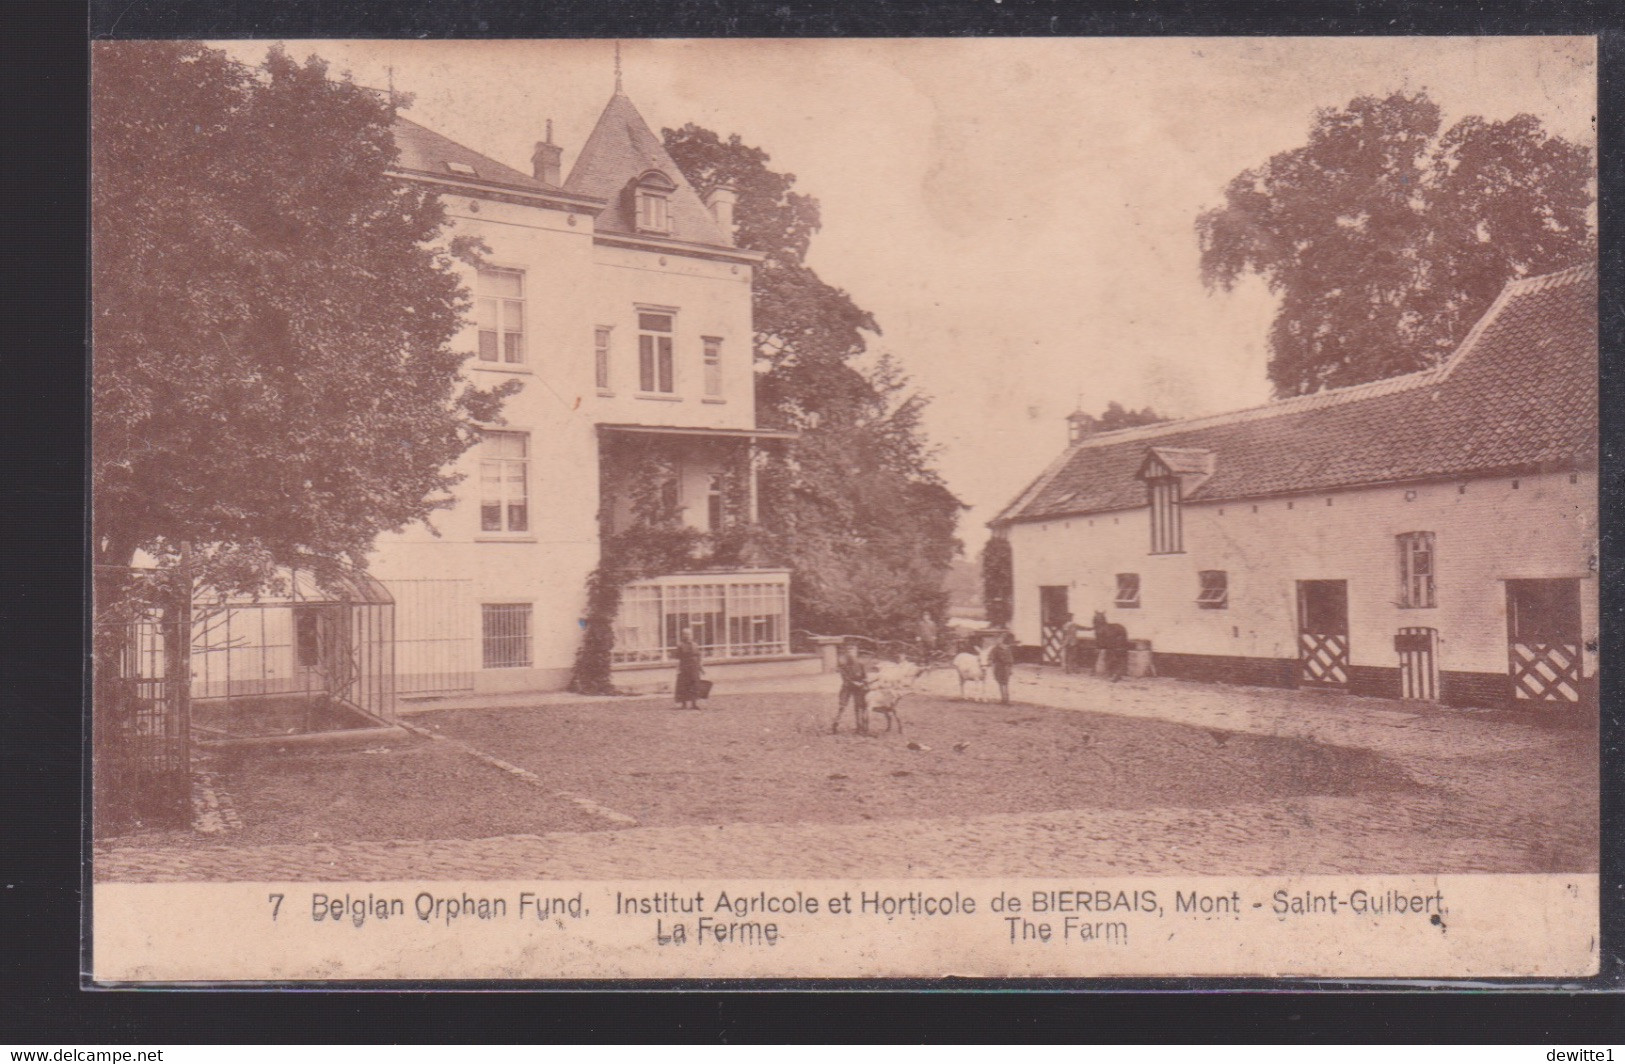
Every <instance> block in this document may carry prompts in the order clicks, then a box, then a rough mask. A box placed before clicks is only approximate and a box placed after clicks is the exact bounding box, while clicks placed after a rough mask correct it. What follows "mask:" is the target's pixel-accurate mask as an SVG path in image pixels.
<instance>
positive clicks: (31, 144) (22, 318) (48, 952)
mask: <svg viewBox="0 0 1625 1064" xmlns="http://www.w3.org/2000/svg"><path fill="white" fill-rule="evenodd" d="M0 18H3V20H4V21H3V23H0V28H3V30H4V32H3V33H0V47H3V48H4V49H5V53H6V61H5V62H4V63H3V64H0V76H3V77H4V79H5V84H4V92H3V93H0V99H3V100H4V106H5V108H6V111H7V114H6V118H7V125H8V130H9V132H10V133H11V134H12V136H11V137H10V138H8V141H9V143H8V145H7V148H8V150H7V152H6V159H5V163H6V166H5V171H4V172H5V174H6V177H7V185H8V191H10V192H11V195H9V196H7V197H6V201H5V202H6V204H7V219H8V222H9V225H8V226H7V227H6V234H7V235H8V236H10V237H13V238H20V240H17V239H13V240H11V241H8V247H7V251H8V254H7V256H6V258H5V263H6V266H5V274H6V278H7V280H8V281H10V282H12V283H11V284H8V285H7V290H6V293H5V296H6V306H7V309H8V313H7V314H6V315H5V316H4V319H3V320H4V321H5V324H6V327H7V330H8V332H9V334H10V335H9V336H8V337H7V341H8V342H7V345H6V348H5V360H4V365H5V367H6V375H5V380H6V383H7V385H8V387H6V388H5V389H4V392H5V397H6V399H7V400H8V410H7V416H6V417H4V418H0V425H3V427H4V437H3V439H4V446H5V458H6V459H7V461H5V463H4V465H3V466H0V468H3V469H4V474H3V478H4V479H3V480H0V486H3V488H4V490H5V495H4V498H5V500H6V502H7V505H5V506H4V507H3V509H0V515H3V516H0V521H4V528H5V538H4V543H5V545H6V547H7V549H6V550H4V551H0V558H3V559H4V564H5V569H6V572H5V577H6V579H5V580H4V582H3V584H0V586H3V587H4V588H5V592H6V602H5V607H6V608H5V609H3V610H0V623H4V625H5V626H6V629H7V630H6V632H5V633H4V638H0V662H3V665H4V668H3V671H0V677H4V681H5V683H4V689H3V690H4V693H3V695H0V698H3V702H0V705H3V706H4V707H5V710H6V712H5V713H4V715H3V716H0V725H3V727H4V731H3V733H0V779H3V780H4V784H5V787H6V790H7V798H8V799H9V800H8V801H7V803H6V806H5V808H6V810H7V814H6V821H5V824H6V830H5V834H4V837H3V841H0V862H3V867H0V1042H4V1043H10V1044H12V1045H28V1044H30V1043H35V1044H37V1045H39V1046H41V1047H46V1048H54V1047H55V1046H56V1045H60V1044H72V1043H79V1044H85V1043H92V1042H99V1043H124V1044H138V1043H149V1044H150V1043H176V1044H191V1043H198V1042H210V1043H227V1044H230V1043H262V1042H282V1041H299V1042H310V1041H321V1042H366V1043H375V1042H404V1043H410V1042H468V1041H475V1042H504V1041H512V1042H549V1041H599V1040H615V1041H641V1040H649V1041H672V1042H701V1043H714V1042H844V1041H854V1040H863V1041H882V1042H915V1043H918V1042H937V1043H940V1042H983V1041H999V1042H1005V1041H1016V1042H1024V1041H1046V1042H1048V1041H1063V1040H1064V1041H1080V1042H1146V1041H1172V1042H1209V1041H1244V1042H1300V1043H1312V1042H1354V1043H1370V1042H1424V1043H1427V1042H1444V1043H1464V1042H1514V1043H1536V1044H1551V1045H1575V1044H1593V1045H1595V1044H1597V1043H1600V1042H1607V1041H1614V1042H1618V1041H1620V1040H1622V1039H1625V995H1621V994H1618V993H1599V992H1598V991H1599V990H1601V989H1602V988H1604V987H1620V986H1621V985H1622V984H1625V961H1622V958H1621V953H1622V950H1625V935H1622V931H1625V925H1622V920H1621V914H1622V912H1625V866H1622V852H1621V846H1620V841H1621V839H1622V838H1625V823H1622V821H1621V788H1620V786H1619V781H1620V779H1621V777H1620V774H1619V770H1620V767H1621V766H1622V765H1625V756H1622V754H1625V748H1622V747H1625V743H1622V725H1625V720H1622V716H1625V715H1622V712H1621V690H1620V684H1619V670H1618V667H1617V665H1616V663H1617V662H1619V661H1621V660H1625V656H1622V652H1625V644H1622V641H1621V638H1620V634H1621V625H1620V619H1621V616H1622V614H1625V598H1622V596H1621V593H1620V584H1621V581H1620V577H1621V558H1620V551H1619V534H1620V520H1619V518H1620V512H1621V507H1620V504H1619V500H1620V498H1621V488H1622V483H1621V476H1622V473H1621V469H1620V463H1619V456H1620V449H1621V443H1622V441H1621V436H1620V418H1619V416H1618V414H1617V412H1618V411H1620V410H1621V409H1625V382H1622V374H1621V371H1620V368H1619V361H1618V360H1619V358H1620V355H1621V351H1622V340H1625V320H1622V317H1621V308H1620V299H1619V294H1620V293H1621V292H1622V291H1625V273H1622V263H1621V246H1620V242H1619V239H1618V228H1619V218H1618V203H1619V194H1620V184H1621V174H1622V172H1625V167H1622V166H1621V159H1620V155H1619V152H1618V149H1617V145H1619V144H1620V143H1621V142H1622V141H1625V108H1621V106H1620V104H1621V90H1620V86H1621V78H1622V69H1621V67H1622V64H1621V54H1622V49H1621V42H1622V35H1621V31H1622V29H1625V18H1622V16H1621V5H1619V4H1617V3H1561V2H1559V3H1548V4H1542V5H1536V4H1531V3H1512V2H1505V3H1497V2H1478V3H1443V2H1431V3H1430V2H1409V3H1393V2H1389V3H1315V2H1303V3H1291V4H1286V3H1278V2H1264V0H1255V2H1252V3H1201V2H1184V3H1178V2H1156V0H1118V2H1114V3H1088V2H1075V3H1061V2H1054V0H1051V2H1039V0H1033V2H1026V0H1002V2H996V0H974V2H972V0H964V2H961V0H929V2H928V0H907V2H898V0H868V2H863V0H851V2H848V3H836V2H825V3H818V4H814V3H810V2H802V0H779V2H768V3H754V4H751V3H742V2H724V0H707V2H702V0H688V2H676V3H654V2H645V3H633V2H625V0H565V2H559V3H553V4H549V5H545V6H544V5H542V4H539V3H521V2H515V0H460V2H457V3H435V2H434V0H405V2H391V0H358V2H351V3H343V2H341V0H322V2H318V0H282V2H279V3H267V2H257V3H256V2H250V0H189V2H179V0H94V2H91V3H89V4H88V5H87V4H85V3H71V2H63V0H55V2H34V3H23V2H12V3H7V4H5V5H4V6H3V7H0ZM1510 33H1529V34H1537V33H1539V34H1600V35H1601V47H1600V55H1601V60H1602V74H1601V77H1602V85H1601V101H1602V103H1601V114H1600V116H1599V131H1598V136H1599V142H1600V144H1601V147H1602V155H1601V165H1600V172H1601V174H1602V180H1601V188H1600V199H1601V204H1600V211H1599V217H1600V222H1601V246H1602V262H1601V268H1602V281H1603V284H1602V287H1601V291H1602V293H1603V306H1602V312H1603V316H1602V340H1603V347H1602V350H1603V391H1602V408H1603V455H1604V459H1603V462H1604V465H1603V478H1602V484H1603V551H1602V564H1603V573H1602V580H1603V585H1602V591H1603V643H1604V646H1603V648H1602V649H1603V653H1602V660H1603V669H1604V672H1603V677H1602V692H1603V705H1604V707H1605V708H1604V712H1603V728H1604V736H1603V738H1604V746H1603V749H1604V757H1605V763H1606V764H1608V765H1609V766H1611V768H1612V771H1611V772H1610V773H1609V775H1608V776H1607V777H1605V786H1604V788H1603V842H1604V846H1603V864H1602V895H1603V904H1604V915H1605V926H1604V939H1603V949H1602V952H1603V957H1604V969H1603V975H1602V976H1601V977H1600V978H1599V979H1598V980H1596V981H1594V982H1591V983H1587V984H1583V985H1576V986H1572V987H1566V988H1557V989H1553V988H1543V989H1542V992H1539V993H1531V992H1530V988H1529V987H1528V986H1527V985H1524V984H1494V983H1489V984H1477V985H1475V987H1474V988H1470V989H1467V988H1457V989H1456V990H1454V991H1452V992H1446V993H1440V992H1434V993H1427V994H1420V993H1416V992H1415V989H1414V988H1412V987H1406V986H1362V987H1358V988H1356V987H1351V986H1349V985H1346V984H1304V983H1295V984H1274V983H1263V982H1257V981H1253V982H1237V981H1228V982H1222V981H1221V982H1201V981H1196V982H1192V981H1186V980H1169V981H1159V982H1146V981H1138V982H1123V981H1118V982H1110V983H1100V982H1076V983H1067V982H1043V983H994V982H978V983H967V982H964V981H951V982H935V983H914V984H885V983H873V982H870V983H855V984H841V985H839V986H838V987H828V986H825V987H816V984H799V985H796V986H795V987H792V988H789V989H792V991H793V992H789V993H786V992H770V991H768V990H767V989H766V988H764V987H762V986H761V985H757V984H740V985H736V986H728V987H724V986H719V985H704V984H700V985H685V986H682V987H671V986H670V985H651V986H648V987H640V988H634V990H631V991H629V990H628V989H627V988H625V987H624V986H623V987H617V988H614V989H609V988H606V987H603V986H599V987H580V986H578V987H576V988H574V989H553V990H550V991H549V992H547V993H544V994H537V993H535V992H533V991H528V990H527V991H519V990H513V989H497V988H492V987H479V988H478V989H481V990H486V991H488V992H485V993H480V994H478V995H477V997H476V996H475V995H470V994H448V993H441V992H432V993H431V992H425V991H423V990H416V989H413V990H405V991H402V990H397V989H393V988H387V989H386V988H362V987H357V988H352V989H351V990H350V991H347V992H325V993H321V992H306V993H287V992H281V993H275V992H268V991H266V990H204V991H199V990H163V991H156V990H142V991H106V990H84V989H82V988H81V976H80V967H81V938H80V932H81V901H82V896H83V895H82V890H83V886H84V883H85V878H84V877H85V872H86V869H85V867H84V865H83V863H82V859H81V858H82V846H83V843H84V837H83V829H82V823H81V818H80V808H81V793H82V781H83V766H82V763H81V754H80V751H81V743H80V737H81V728H82V726H83V720H84V718H83V705H82V690H83V679H84V677H83V669H84V662H85V652H84V645H83V644H84V638H83V637H84V616H83V612H84V602H85V598H84V595H85V591H84V587H85V572H86V558H85V539H84V535H85V522H84V515H85V506H86V500H87V495H86V485H85V481H84V473H83V470H84V464H85V463H84V458H85V431H86V423H87V408H86V391H87V385H86V377H85V371H86V348H85V328H84V326H85V320H86V286H85V277H86V250H85V245H86V218H85V211H86V207H85V204H86V194H85V171H86V164H87V160H86V151H85V127H86V113H85V111H86V78H87V61H86V60H87V41H88V40H89V39H106V38H140V37H198V38H213V39H221V38H229V37H271V38H299V37H397V36H412V37H427V38H453V37H637V36H665V37H686V36H710V37H774V36H801V37H825V36H871V37H904V36H1004V35H1027V36H1050V35H1055V36H1070V35H1102V36H1127V35H1135V36H1138V35H1159V36H1160V35H1200V34H1230V35H1253V34H1293V35H1338V34H1510ZM19 193H20V195H19ZM815 987H816V988H817V989H820V990H824V991H826V992H823V993H808V992H804V991H806V990H811V989H814V988H815ZM440 989H445V988H440ZM468 989H475V988H474V987H468ZM784 989H786V988H785V987H782V986H776V987H775V988H774V990H775V991H782V990H784ZM1010 989H1020V990H1022V991H1023V992H1020V993H997V992H993V991H996V990H1010ZM1352 990H1358V991H1359V992H1358V993H1351V992H1350V991H1352ZM1266 991H1267V992H1266Z"/></svg>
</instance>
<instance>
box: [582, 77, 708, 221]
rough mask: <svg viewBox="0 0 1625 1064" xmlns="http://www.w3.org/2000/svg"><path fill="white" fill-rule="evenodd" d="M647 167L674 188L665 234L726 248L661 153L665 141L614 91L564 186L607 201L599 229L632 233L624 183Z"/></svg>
mask: <svg viewBox="0 0 1625 1064" xmlns="http://www.w3.org/2000/svg"><path fill="white" fill-rule="evenodd" d="M651 170H654V171H658V172H659V173H660V174H661V175H663V176H664V177H665V178H666V179H667V180H668V181H670V182H671V183H672V185H673V186H674V188H673V191H672V193H671V232H670V234H668V235H669V236H670V237H671V239H673V240H681V241H686V242H689V243H694V244H712V245H716V246H718V247H730V246H731V242H730V241H729V240H728V238H727V236H726V235H725V234H724V233H723V231H722V227H721V226H720V225H718V224H717V220H716V219H715V218H714V217H713V216H712V214H711V212H710V210H709V209H707V207H706V206H705V204H703V203H701V202H700V196H699V193H697V192H695V191H694V188H693V186H691V185H690V184H689V183H688V180H687V179H686V178H685V177H684V176H683V172H682V171H681V170H679V169H678V168H677V164H676V162H674V161H673V160H672V157H671V156H670V155H668V154H667V153H666V148H665V145H663V144H661V142H660V138H659V137H657V136H655V134H654V131H653V130H651V129H650V128H649V124H648V123H647V122H645V121H644V120H643V116H642V115H640V114H639V113H638V109H637V108H636V107H634V106H633V105H632V101H631V100H630V99H628V98H627V96H626V94H625V93H623V92H621V91H620V90H619V89H617V90H616V92H615V95H613V96H611V97H610V100H609V103H608V104H606V105H605V106H604V112H603V114H601V115H599V116H598V124H597V125H596V126H594V127H593V130H592V135H591V136H589V137H588V138H587V143H586V144H584V145H582V148H581V154H580V155H578V156H576V161H575V165H574V166H573V167H571V168H570V176H569V177H568V178H566V179H565V182H564V187H565V189H566V190H567V191H569V192H575V193H578V194H580V195H585V196H593V197H595V198H597V199H603V200H608V201H609V206H607V207H605V208H604V211H603V213H601V214H600V215H599V216H598V221H597V231H598V232H600V233H604V232H609V233H628V234H636V233H637V232H638V227H637V220H636V218H634V217H633V215H632V204H631V201H630V197H628V196H626V195H624V193H625V191H626V189H627V186H628V185H630V184H631V183H632V182H633V181H634V180H637V179H638V178H640V177H642V176H644V175H645V174H648V173H649V171H651Z"/></svg>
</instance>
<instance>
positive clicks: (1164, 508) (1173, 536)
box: [1137, 447, 1217, 554]
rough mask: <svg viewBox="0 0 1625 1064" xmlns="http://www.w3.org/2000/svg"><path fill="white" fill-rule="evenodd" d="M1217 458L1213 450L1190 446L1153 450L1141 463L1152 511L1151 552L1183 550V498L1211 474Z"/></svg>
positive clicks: (1142, 475)
mask: <svg viewBox="0 0 1625 1064" xmlns="http://www.w3.org/2000/svg"><path fill="white" fill-rule="evenodd" d="M1216 467H1217V459H1216V457H1215V455H1214V453H1213V452H1212V451H1206V450H1200V449H1197V448H1193V447H1153V448H1151V449H1150V450H1148V451H1147V452H1146V455H1145V461H1144V462H1142V463H1140V472H1139V473H1138V474H1137V475H1138V476H1139V478H1140V479H1141V480H1143V481H1145V492H1146V503H1147V506H1148V508H1149V509H1150V511H1151V553H1152V554H1180V553H1182V552H1183V551H1184V550H1185V521H1184V515H1183V513H1182V512H1181V506H1182V505H1183V504H1184V501H1185V497H1186V496H1187V495H1189V494H1190V493H1191V492H1193V491H1195V490H1196V489H1197V488H1199V487H1201V486H1202V484H1204V483H1205V482H1206V481H1207V479H1208V478H1209V477H1211V476H1212V475H1213V471H1214V469H1215V468H1216Z"/></svg>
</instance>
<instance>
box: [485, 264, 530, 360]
mask: <svg viewBox="0 0 1625 1064" xmlns="http://www.w3.org/2000/svg"><path fill="white" fill-rule="evenodd" d="M475 290H476V291H475V299H474V316H475V320H476V324H477V325H478V326H479V331H480V361H481V362H506V363H509V364H517V363H520V362H523V361H525V274H524V272H523V271H521V270H498V269H483V270H481V271H480V272H479V275H478V277H477V278H476V284H475Z"/></svg>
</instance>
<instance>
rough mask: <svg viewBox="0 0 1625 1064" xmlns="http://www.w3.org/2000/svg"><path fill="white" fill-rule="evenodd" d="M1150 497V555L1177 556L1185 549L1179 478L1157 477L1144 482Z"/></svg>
mask: <svg viewBox="0 0 1625 1064" xmlns="http://www.w3.org/2000/svg"><path fill="white" fill-rule="evenodd" d="M1146 490H1147V492H1148V493H1149V494H1150V496H1151V553H1152V554H1178V553H1179V552H1181V551H1183V550H1184V549H1185V529H1184V524H1183V518H1182V516H1181V514H1180V507H1179V503H1180V499H1179V478H1178V477H1157V478H1156V479H1154V480H1148V481H1147V482H1146Z"/></svg>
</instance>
